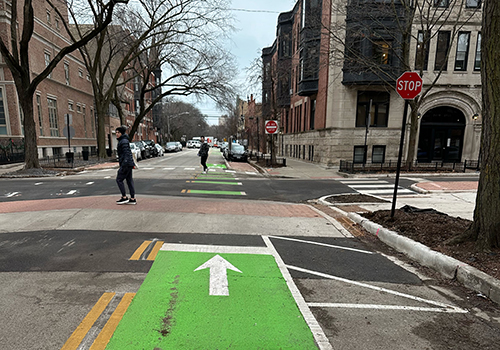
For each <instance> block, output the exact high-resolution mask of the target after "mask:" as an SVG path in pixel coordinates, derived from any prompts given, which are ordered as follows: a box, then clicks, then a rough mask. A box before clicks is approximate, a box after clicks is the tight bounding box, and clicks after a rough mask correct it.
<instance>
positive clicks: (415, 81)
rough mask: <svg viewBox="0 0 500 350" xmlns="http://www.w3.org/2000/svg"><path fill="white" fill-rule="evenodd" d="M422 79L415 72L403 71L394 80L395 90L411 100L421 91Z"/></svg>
mask: <svg viewBox="0 0 500 350" xmlns="http://www.w3.org/2000/svg"><path fill="white" fill-rule="evenodd" d="M422 85H423V81H422V78H420V75H418V73H415V72H404V73H403V74H401V76H400V77H399V78H398V80H396V91H397V93H398V94H399V96H401V97H402V98H404V99H405V100H413V99H414V98H415V97H417V96H418V94H419V93H420V92H421V91H422Z"/></svg>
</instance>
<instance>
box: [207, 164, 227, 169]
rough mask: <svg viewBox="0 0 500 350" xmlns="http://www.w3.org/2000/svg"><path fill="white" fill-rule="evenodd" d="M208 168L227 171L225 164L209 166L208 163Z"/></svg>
mask: <svg viewBox="0 0 500 350" xmlns="http://www.w3.org/2000/svg"><path fill="white" fill-rule="evenodd" d="M207 167H209V168H218V169H226V165H225V164H208V163H207Z"/></svg>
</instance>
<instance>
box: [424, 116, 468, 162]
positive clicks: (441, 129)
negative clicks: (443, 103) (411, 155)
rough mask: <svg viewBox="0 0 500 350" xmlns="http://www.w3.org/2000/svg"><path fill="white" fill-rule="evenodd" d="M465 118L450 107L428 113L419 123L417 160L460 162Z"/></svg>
mask: <svg viewBox="0 0 500 350" xmlns="http://www.w3.org/2000/svg"><path fill="white" fill-rule="evenodd" d="M464 130H465V117H464V115H463V113H462V112H461V111H459V110H458V109H456V108H452V107H438V108H434V109H432V110H430V111H428V112H427V113H426V114H425V115H424V117H423V118H422V122H421V123H420V137H419V142H418V154H417V159H418V161H420V162H431V161H443V162H460V160H461V158H462V149H463V139H464Z"/></svg>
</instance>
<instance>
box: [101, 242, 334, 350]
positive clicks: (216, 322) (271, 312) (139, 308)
mask: <svg viewBox="0 0 500 350" xmlns="http://www.w3.org/2000/svg"><path fill="white" fill-rule="evenodd" d="M279 260H280V258H278V261H277V259H276V258H275V256H274V255H273V254H272V251H271V250H269V249H266V248H258V247H254V248H252V247H243V248H242V247H221V246H219V247H213V246H201V247H199V246H191V247H189V246H185V245H176V244H164V246H163V247H162V249H161V250H160V251H159V253H158V255H157V257H156V260H155V262H154V264H153V265H152V267H151V270H150V271H149V273H148V275H147V277H146V279H145V280H144V282H143V284H142V286H141V287H140V289H139V291H138V292H137V294H136V296H135V297H134V299H133V301H132V303H131V304H130V306H129V308H128V310H127V311H126V313H125V315H124V317H123V319H122V320H121V321H120V323H119V325H118V327H117V329H116V331H115V332H114V335H113V337H112V338H111V340H110V342H109V343H108V345H107V347H106V349H109V350H111V349H229V348H240V349H241V348H248V349H285V348H286V349H317V346H316V343H315V339H314V336H313V333H312V332H311V328H310V326H311V325H309V324H308V323H307V322H306V319H305V317H304V314H303V312H304V313H306V315H305V316H306V317H307V318H308V319H309V320H310V319H311V318H312V317H311V315H309V314H308V309H307V307H305V308H302V309H303V310H301V309H300V308H299V305H298V304H297V302H296V298H297V295H299V296H300V294H299V293H295V294H296V295H292V292H291V290H292V291H293V290H294V285H293V281H292V279H291V278H287V276H284V274H283V272H282V271H283V269H280V267H279V266H278V264H279V263H278V262H279ZM285 275H287V272H285ZM291 284H292V286H291ZM290 286H291V287H292V288H290ZM299 304H300V301H299ZM304 305H305V304H304ZM301 311H302V312H301ZM312 319H313V318H312ZM312 327H313V328H315V327H316V328H319V326H317V324H315V323H314V322H313V325H312ZM323 337H324V335H323ZM319 339H320V342H321V341H323V342H325V339H326V338H324V339H323V338H322V337H321V336H320V337H319ZM327 342H328V341H327V340H326V343H327ZM323 348H325V349H326V348H328V347H323Z"/></svg>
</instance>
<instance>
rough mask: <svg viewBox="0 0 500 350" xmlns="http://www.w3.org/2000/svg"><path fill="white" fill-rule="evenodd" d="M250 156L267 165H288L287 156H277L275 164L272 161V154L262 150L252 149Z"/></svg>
mask: <svg viewBox="0 0 500 350" xmlns="http://www.w3.org/2000/svg"><path fill="white" fill-rule="evenodd" d="M249 157H250V159H252V160H255V161H256V162H257V163H259V164H262V163H264V164H265V166H272V165H279V166H286V158H285V157H276V163H274V164H272V163H271V155H270V154H264V153H262V152H253V151H250V153H249Z"/></svg>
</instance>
